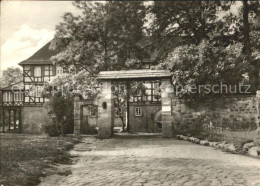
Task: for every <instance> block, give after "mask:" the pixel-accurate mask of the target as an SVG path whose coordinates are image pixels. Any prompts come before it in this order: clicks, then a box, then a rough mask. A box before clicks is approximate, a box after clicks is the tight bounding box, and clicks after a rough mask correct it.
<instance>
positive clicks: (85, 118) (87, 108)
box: [80, 105, 97, 134]
mask: <svg viewBox="0 0 260 186" xmlns="http://www.w3.org/2000/svg"><path fill="white" fill-rule="evenodd" d="M96 127H97V106H96V105H82V106H81V127H80V129H81V133H82V134H95V133H97V132H96Z"/></svg>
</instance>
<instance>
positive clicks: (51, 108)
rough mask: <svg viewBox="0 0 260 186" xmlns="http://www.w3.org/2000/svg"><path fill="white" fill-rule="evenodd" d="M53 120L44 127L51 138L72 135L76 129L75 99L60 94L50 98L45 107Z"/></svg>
mask: <svg viewBox="0 0 260 186" xmlns="http://www.w3.org/2000/svg"><path fill="white" fill-rule="evenodd" d="M44 108H45V109H47V111H48V114H49V115H50V117H51V118H52V121H51V122H48V123H47V124H45V125H44V131H45V133H47V134H48V135H49V136H58V135H60V134H72V133H73V128H74V119H73V98H72V97H69V96H66V97H65V96H62V94H61V93H60V92H58V93H56V94H55V95H53V96H51V97H50V100H49V102H47V103H46V104H45V106H44Z"/></svg>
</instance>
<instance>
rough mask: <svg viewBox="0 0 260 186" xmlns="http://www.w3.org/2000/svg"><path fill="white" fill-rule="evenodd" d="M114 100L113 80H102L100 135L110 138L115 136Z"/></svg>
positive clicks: (99, 104)
mask: <svg viewBox="0 0 260 186" xmlns="http://www.w3.org/2000/svg"><path fill="white" fill-rule="evenodd" d="M113 115H114V100H113V95H112V91H111V81H109V80H106V81H103V82H102V89H101V95H100V97H99V100H98V136H99V137H100V138H109V137H112V136H113V128H114V120H113Z"/></svg>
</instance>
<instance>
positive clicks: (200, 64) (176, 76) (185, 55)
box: [157, 40, 246, 99]
mask: <svg viewBox="0 0 260 186" xmlns="http://www.w3.org/2000/svg"><path fill="white" fill-rule="evenodd" d="M242 48H243V47H242V45H241V44H234V45H231V46H229V47H227V48H225V47H215V46H214V45H213V44H212V43H210V42H209V41H208V40H204V41H202V42H201V43H200V45H199V46H196V45H194V44H193V45H183V46H179V47H177V48H176V49H174V51H173V52H172V53H170V54H169V55H168V57H167V58H166V59H165V60H164V62H163V63H161V64H159V65H158V66H157V68H159V69H168V70H171V71H172V72H173V82H174V84H175V85H176V86H178V85H180V86H179V88H181V89H180V90H178V91H179V94H178V96H180V97H186V98H198V99H200V98H204V97H208V96H212V95H213V94H210V93H212V92H208V90H206V89H203V88H202V89H201V90H197V91H196V93H194V92H192V91H191V90H190V88H191V87H194V86H196V87H197V88H198V87H200V86H201V85H203V86H205V85H208V86H213V85H220V83H222V84H225V85H228V86H229V85H238V84H239V82H241V81H242V79H243V76H242V75H243V74H244V73H245V70H246V68H245V66H246V64H245V60H244V56H243V55H242ZM205 90H206V91H205ZM224 91H226V90H224ZM218 95H219V94H218Z"/></svg>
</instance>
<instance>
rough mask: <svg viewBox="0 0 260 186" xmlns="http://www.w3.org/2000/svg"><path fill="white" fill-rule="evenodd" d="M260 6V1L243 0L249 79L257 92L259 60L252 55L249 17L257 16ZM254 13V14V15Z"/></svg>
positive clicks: (252, 88)
mask: <svg viewBox="0 0 260 186" xmlns="http://www.w3.org/2000/svg"><path fill="white" fill-rule="evenodd" d="M258 7H259V2H257V1H256V2H251V3H250V4H249V2H248V0H243V8H242V12H243V43H244V51H243V52H244V54H245V56H246V60H247V63H248V65H249V80H250V85H251V90H252V92H256V90H257V88H258V86H259V62H258V60H255V59H253V56H252V52H253V51H252V44H251V43H252V42H251V39H250V30H251V28H252V26H250V22H249V18H250V14H251V18H253V17H254V18H255V19H256V16H257V11H258V10H257V8H258ZM252 13H254V15H252ZM259 28H260V27H259V25H258V30H259ZM258 36H259V35H258ZM258 52H259V51H258Z"/></svg>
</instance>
